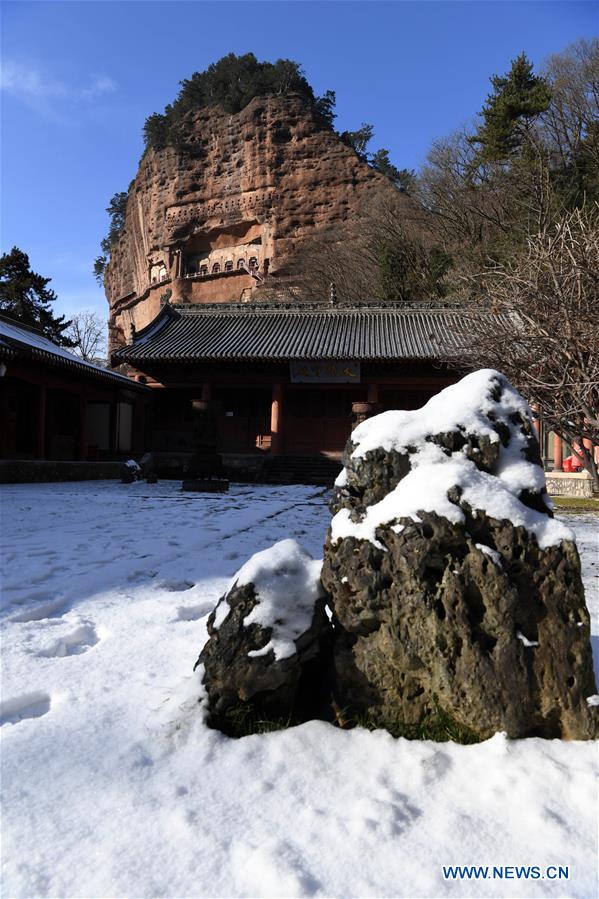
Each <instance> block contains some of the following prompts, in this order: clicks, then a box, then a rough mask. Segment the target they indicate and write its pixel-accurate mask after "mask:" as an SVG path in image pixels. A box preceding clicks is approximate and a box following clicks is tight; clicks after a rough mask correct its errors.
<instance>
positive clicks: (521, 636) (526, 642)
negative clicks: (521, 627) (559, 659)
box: [516, 631, 539, 647]
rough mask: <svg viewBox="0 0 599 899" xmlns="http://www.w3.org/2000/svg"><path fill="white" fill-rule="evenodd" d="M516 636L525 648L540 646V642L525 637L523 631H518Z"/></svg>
mask: <svg viewBox="0 0 599 899" xmlns="http://www.w3.org/2000/svg"><path fill="white" fill-rule="evenodd" d="M516 636H517V638H518V640H519V641H520V643H522V644H523V646H533V647H534V646H538V645H539V641H538V640H529V639H528V637H525V636H524V634H523V633H522V631H516Z"/></svg>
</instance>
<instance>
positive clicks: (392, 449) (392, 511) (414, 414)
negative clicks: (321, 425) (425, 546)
mask: <svg viewBox="0 0 599 899" xmlns="http://www.w3.org/2000/svg"><path fill="white" fill-rule="evenodd" d="M533 447H534V437H533V435H532V429H531V427H530V409H529V407H528V404H527V403H526V402H525V401H524V399H523V398H522V397H521V396H520V394H519V393H518V392H517V391H516V390H514V388H513V387H512V386H511V385H510V384H509V382H508V381H507V380H506V378H505V377H504V375H502V374H500V372H497V371H493V370H491V369H485V370H482V371H477V372H473V373H472V374H470V375H467V376H466V377H465V378H462V380H461V381H459V382H458V383H457V384H453V385H451V386H450V387H447V388H446V389H445V390H442V391H441V392H440V393H439V394H437V395H436V396H434V397H433V398H432V399H430V400H429V401H428V403H426V405H425V406H423V407H422V409H417V410H415V411H406V412H403V411H389V412H383V413H382V414H381V415H377V416H375V417H374V418H371V419H368V420H367V421H364V422H362V424H360V425H359V426H358V427H357V428H356V429H355V431H354V432H353V433H352V436H351V439H350V447H349V452H348V453H347V458H346V462H347V464H346V468H345V469H344V470H343V472H342V475H341V476H340V477H339V478H338V479H337V481H336V487H337V493H338V496H342V495H343V492H344V489H345V488H347V487H348V486H349V488H351V487H352V486H353V485H354V484H355V480H356V478H358V479H359V478H360V475H359V472H360V469H361V468H366V467H367V466H365V465H364V462H365V460H366V459H367V457H368V455H369V454H370V455H373V456H374V457H377V456H378V457H379V458H380V455H381V453H382V454H387V455H388V456H389V455H399V456H400V457H403V458H404V459H405V460H406V461H405V463H404V471H403V472H401V476H400V477H399V478H396V480H398V483H397V484H396V486H395V487H394V489H392V490H390V491H389V492H388V493H386V495H385V496H384V497H383V498H382V499H381V500H380V501H379V502H372V503H368V502H367V503H366V505H367V506H368V508H367V511H366V513H365V515H364V516H363V517H361V518H359V519H358V520H356V517H355V515H353V514H352V508H351V505H350V506H349V507H347V508H344V509H339V511H338V512H337V514H336V516H335V517H334V518H333V522H332V525H331V535H332V539H333V540H341V539H343V538H345V537H349V536H353V537H355V538H356V539H358V540H370V541H371V542H372V543H374V544H375V545H377V546H380V543H378V541H377V540H376V536H375V533H376V529H377V528H378V527H380V525H382V524H386V523H388V522H391V521H397V520H399V519H401V518H411V519H413V520H414V521H419V520H420V519H419V516H418V513H419V511H425V512H435V513H436V514H438V515H441V516H443V517H444V518H447V519H448V520H449V521H451V522H453V523H454V524H458V523H459V524H462V523H463V522H464V514H463V512H462V510H461V508H460V503H461V502H465V503H467V504H468V505H469V506H470V507H471V508H472V509H475V510H480V511H483V512H486V514H487V515H489V516H490V517H492V518H497V519H505V520H508V521H510V522H511V523H512V524H513V525H514V527H524V528H526V530H527V531H528V532H529V533H531V534H534V536H535V537H536V539H537V541H538V543H539V546H541V547H542V548H544V547H547V546H553V545H557V544H559V543H560V542H561V541H562V540H572V539H573V534H572V531H571V530H570V529H569V528H567V527H566V526H565V525H564V524H562V523H561V522H558V521H555V520H554V519H552V518H551V517H550V514H549V513H550V504H549V502H548V500H547V497H546V491H545V475H544V472H543V469H542V467H541V465H540V464H539V462H540V459H539V458H538V450H537V452H536V455H535V452H534V449H533ZM364 479H365V477H364V475H362V480H364ZM451 488H454V490H453V495H452V496H450V495H449V493H450V489H451ZM456 491H457V495H456ZM531 497H533V498H534V499H535V502H533V503H531V502H530V499H531ZM337 506H339V503H337Z"/></svg>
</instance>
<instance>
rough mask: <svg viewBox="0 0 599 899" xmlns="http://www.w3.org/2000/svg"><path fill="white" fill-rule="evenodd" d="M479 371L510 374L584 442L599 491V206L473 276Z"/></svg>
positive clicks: (555, 425) (467, 343)
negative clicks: (596, 452)
mask: <svg viewBox="0 0 599 899" xmlns="http://www.w3.org/2000/svg"><path fill="white" fill-rule="evenodd" d="M464 287H465V289H464V295H463V311H464V314H465V315H466V316H467V318H468V322H469V325H470V327H469V328H468V329H467V330H468V334H467V335H465V336H462V337H461V342H462V346H463V351H464V355H465V357H466V359H467V361H468V363H469V365H470V366H471V367H472V368H481V367H491V368H497V369H499V370H501V371H503V372H504V373H505V374H506V376H507V377H508V378H509V379H510V380H511V381H512V383H514V384H515V386H516V387H517V388H518V389H519V390H520V391H521V392H522V393H523V394H524V395H525V396H526V397H527V399H528V400H529V402H531V403H532V404H533V406H534V407H536V409H537V410H538V412H539V414H540V416H541V417H542V418H543V419H544V421H545V422H546V424H547V425H548V426H549V427H550V428H551V429H552V430H553V431H554V432H555V433H556V434H558V435H559V436H560V437H562V438H563V439H565V440H567V441H568V443H570V444H576V445H577V446H578V447H579V453H578V454H579V455H580V457H581V462H582V464H583V465H584V467H585V469H586V470H587V471H588V472H589V473H590V474H591V476H592V477H593V480H594V484H595V488H596V489H597V490H598V491H599V473H598V470H597V463H596V460H595V458H594V452H593V446H597V445H599V204H597V203H594V204H592V206H590V207H588V208H583V209H577V210H575V211H573V212H570V213H568V214H566V215H565V216H563V217H562V218H561V219H560V220H559V221H558V222H557V223H556V224H555V225H553V226H550V227H548V228H547V229H546V230H545V231H543V232H541V233H539V234H537V235H536V236H533V237H530V238H529V240H528V242H527V246H526V247H525V248H524V249H523V250H522V251H521V252H520V253H518V254H517V255H516V256H515V257H514V258H513V259H512V260H511V261H510V262H508V263H504V264H499V265H495V266H490V267H487V268H485V269H484V270H482V271H479V272H477V273H474V274H470V275H467V276H465V277H464Z"/></svg>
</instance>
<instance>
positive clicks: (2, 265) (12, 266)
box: [0, 247, 75, 347]
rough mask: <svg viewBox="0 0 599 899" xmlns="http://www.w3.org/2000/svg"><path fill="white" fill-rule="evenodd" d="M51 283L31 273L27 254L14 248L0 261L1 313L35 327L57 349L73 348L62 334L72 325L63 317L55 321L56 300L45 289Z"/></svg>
mask: <svg viewBox="0 0 599 899" xmlns="http://www.w3.org/2000/svg"><path fill="white" fill-rule="evenodd" d="M50 280H51V279H50V278H43V277H42V276H41V275H37V274H36V273H35V272H32V271H31V268H30V266H29V257H28V255H27V253H24V252H23V251H22V250H19V248H18V247H13V248H12V250H11V251H10V253H4V255H3V256H2V257H1V258H0V312H1V313H2V314H3V315H6V316H7V317H8V318H12V319H14V320H15V321H17V322H22V324H24V325H30V326H31V327H34V328H37V329H38V330H40V331H41V332H42V334H43V335H44V337H47V338H48V339H49V340H52V341H54V343H57V344H58V345H59V346H64V347H72V346H74V345H75V344H74V343H73V341H72V340H70V339H69V338H68V337H67V336H66V335H65V334H64V333H63V332H64V331H65V330H66V329H67V328H68V327H69V325H70V324H71V322H70V321H65V317H64V315H61V316H60V317H59V318H56V317H55V316H54V315H53V313H52V309H51V308H50V306H51V303H53V302H54V301H55V300H56V294H55V293H54V291H53V290H50V289H49V288H48V287H47V285H48V284H49V282H50Z"/></svg>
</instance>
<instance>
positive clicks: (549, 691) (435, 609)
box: [322, 371, 598, 739]
mask: <svg viewBox="0 0 599 899" xmlns="http://www.w3.org/2000/svg"><path fill="white" fill-rule="evenodd" d="M344 461H345V469H344V472H343V473H342V475H341V477H340V478H339V479H338V486H337V489H336V492H335V495H334V500H333V511H334V512H335V513H336V514H335V516H334V518H333V521H332V523H331V528H330V530H329V533H328V536H327V543H326V547H325V557H324V565H323V572H322V581H323V584H324V586H325V588H326V590H327V591H328V593H329V594H330V600H329V603H330V605H331V606H332V608H333V610H334V624H335V627H336V636H335V693H336V699H337V702H338V704H339V706H341V707H342V708H346V709H349V710H350V712H351V713H352V714H358V715H359V716H360V717H362V718H364V717H366V718H368V719H370V720H371V721H372V722H373V723H375V724H378V725H381V726H385V727H388V728H389V729H390V730H392V731H395V732H400V733H401V732H405V730H406V727H407V728H409V727H410V726H412V727H414V728H416V732H421V733H427V726H428V725H431V732H434V725H435V722H437V721H439V720H443V721H445V722H448V721H449V722H451V723H452V724H453V725H455V728H456V730H460V729H461V730H462V732H463V733H465V734H470V735H471V736H472V737H478V738H485V737H489V736H491V735H492V734H493V733H495V732H496V731H506V732H507V734H508V735H509V736H510V737H525V736H544V737H564V738H570V739H587V738H589V737H592V736H594V735H596V734H597V720H596V716H597V711H598V709H597V708H596V707H591V706H590V705H589V704H588V703H587V701H586V700H587V698H588V697H590V696H591V695H592V694H595V693H596V687H595V682H594V676H593V669H592V657H591V648H590V640H589V637H590V628H589V615H588V611H587V608H586V605H585V601H584V591H583V586H582V582H581V576H580V561H579V557H578V553H577V550H576V545H575V542H574V535H573V534H572V532H571V531H570V530H569V529H568V528H567V527H565V526H564V525H563V524H561V523H560V522H557V521H556V520H555V519H554V518H553V515H552V512H551V509H550V505H549V503H548V500H547V498H546V494H545V479H544V473H543V470H542V468H541V465H540V458H539V452H538V445H537V442H536V438H535V435H534V431H533V429H532V427H531V422H530V417H529V410H528V407H527V405H526V403H525V402H524V401H523V399H522V398H521V397H520V396H519V394H518V393H517V392H516V391H515V390H514V389H513V388H512V387H511V386H510V385H509V384H508V383H507V381H506V379H505V378H504V377H503V375H501V374H499V373H498V372H493V371H482V372H476V373H474V374H472V375H469V376H467V377H466V378H464V379H463V380H462V381H461V382H459V383H458V384H456V385H454V386H452V387H449V388H447V389H446V390H444V391H443V392H442V393H441V394H438V395H437V396H436V397H434V398H433V399H432V400H431V401H430V402H429V403H427V405H426V406H424V407H423V409H421V410H417V411H415V412H386V413H383V414H382V415H379V416H377V417H376V418H373V419H370V420H368V421H366V422H364V423H363V424H362V425H360V426H359V427H358V428H357V429H356V430H355V431H354V433H353V434H352V437H351V439H350V441H349V443H348V446H347V448H346V453H345V460H344ZM418 729H419V730H418Z"/></svg>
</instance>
